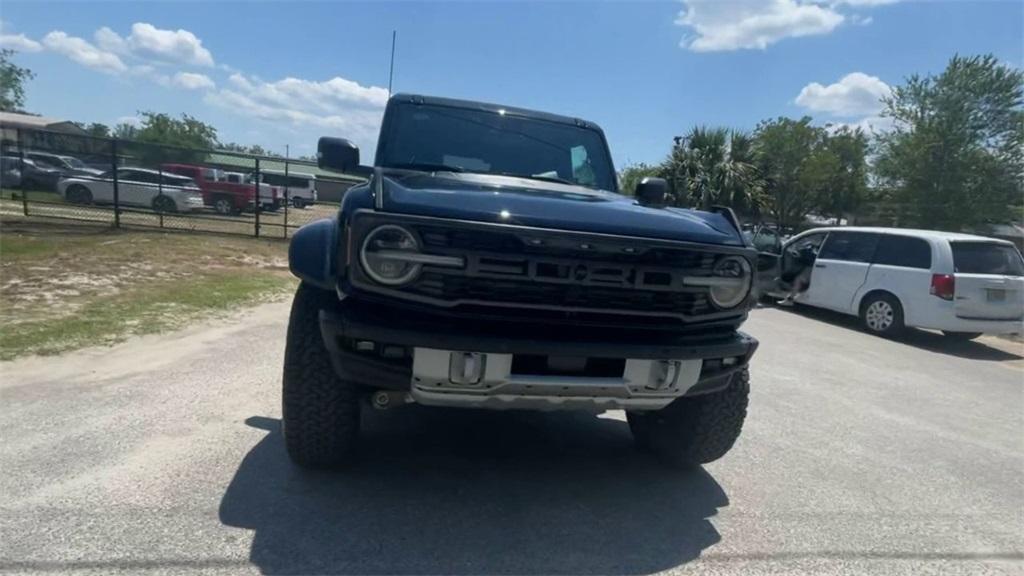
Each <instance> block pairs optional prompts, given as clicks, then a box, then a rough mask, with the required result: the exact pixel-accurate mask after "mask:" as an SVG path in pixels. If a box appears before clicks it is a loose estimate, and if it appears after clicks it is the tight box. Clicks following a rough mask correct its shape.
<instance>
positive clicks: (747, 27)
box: [676, 0, 900, 52]
mask: <svg viewBox="0 0 1024 576" xmlns="http://www.w3.org/2000/svg"><path fill="white" fill-rule="evenodd" d="M681 1H682V3H683V9H682V10H681V11H680V12H679V15H678V16H677V17H676V24H677V25H679V26H683V27H685V28H688V29H689V30H690V33H689V34H687V35H686V36H684V37H683V39H682V40H681V41H680V43H679V45H680V46H682V47H683V48H687V49H689V50H692V51H694V52H717V51H728V50H743V49H758V50H764V49H765V48H767V47H768V46H770V45H771V44H774V43H776V42H778V41H780V40H783V39H785V38H799V37H802V36H817V35H823V34H829V33H831V32H832V31H833V30H835V29H836V28H838V27H839V26H840V25H842V24H845V23H846V22H847V21H850V22H853V23H854V24H861V25H866V24H869V23H870V22H871V18H870V17H869V16H863V15H861V14H856V13H853V14H851V13H850V12H851V9H852V10H858V9H867V8H870V7H873V6H879V5H882V4H891V3H894V2H898V1H900V0H681Z"/></svg>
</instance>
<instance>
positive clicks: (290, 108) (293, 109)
mask: <svg viewBox="0 0 1024 576" xmlns="http://www.w3.org/2000/svg"><path fill="white" fill-rule="evenodd" d="M228 83H229V84H230V87H228V88H222V89H220V90H217V91H215V92H209V93H207V95H206V96H205V98H204V100H205V101H206V102H207V103H209V104H211V105H214V106H217V107H220V108H223V109H225V110H228V111H231V112H233V113H236V114H240V115H243V116H248V117H251V118H255V119H259V120H262V121H265V122H267V123H270V124H273V125H274V126H275V127H281V125H287V126H291V127H294V128H299V129H305V130H309V129H315V130H318V131H323V132H329V133H333V134H337V135H341V136H345V137H348V138H351V139H353V140H355V141H356V142H357V143H359V145H360V146H362V147H365V148H366V149H372V142H374V141H375V140H376V137H377V132H378V131H379V129H380V121H381V117H382V115H383V112H384V105H385V104H386V103H387V98H388V94H387V90H385V89H384V88H380V87H377V86H363V85H361V84H359V83H358V82H354V81H352V80H348V79H345V78H340V77H335V78H331V79H329V80H325V81H323V82H319V81H314V80H303V79H299V78H291V77H289V78H284V79H282V80H278V81H275V82H265V81H263V80H260V79H258V78H255V77H247V76H244V75H243V74H240V73H236V74H232V75H231V76H230V77H229V78H228Z"/></svg>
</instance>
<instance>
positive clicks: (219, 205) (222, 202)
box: [213, 196, 235, 216]
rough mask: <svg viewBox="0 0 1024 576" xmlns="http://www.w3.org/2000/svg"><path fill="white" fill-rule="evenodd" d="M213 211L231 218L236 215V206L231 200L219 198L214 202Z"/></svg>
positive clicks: (223, 197)
mask: <svg viewBox="0 0 1024 576" xmlns="http://www.w3.org/2000/svg"><path fill="white" fill-rule="evenodd" d="M213 209H214V210H216V211H217V214H221V215H224V216H230V215H231V214H234V213H235V204H234V203H233V202H232V201H231V198H228V197H226V196H218V197H217V199H216V200H214V201H213Z"/></svg>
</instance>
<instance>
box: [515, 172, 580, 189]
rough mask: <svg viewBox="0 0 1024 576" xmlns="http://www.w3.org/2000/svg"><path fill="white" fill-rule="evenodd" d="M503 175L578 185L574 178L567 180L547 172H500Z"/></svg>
mask: <svg viewBox="0 0 1024 576" xmlns="http://www.w3.org/2000/svg"><path fill="white" fill-rule="evenodd" d="M497 174H499V175H501V176H512V177H513V178H526V179H527V180H541V181H544V182H558V183H559V184H571V185H573V186H577V185H578V184H576V183H575V182H573V181H572V180H566V179H565V178H559V177H558V176H548V175H545V174H515V173H513V172H498V173H497Z"/></svg>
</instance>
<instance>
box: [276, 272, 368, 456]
mask: <svg viewBox="0 0 1024 576" xmlns="http://www.w3.org/2000/svg"><path fill="white" fill-rule="evenodd" d="M337 303H338V299H337V296H335V295H334V294H333V293H332V292H329V291H327V290H320V289H318V288H315V287H313V286H310V285H308V284H305V283H303V284H301V285H300V286H299V289H298V291H296V293H295V299H294V300H293V301H292V312H291V317H290V318H289V321H288V336H287V342H286V343H285V352H284V387H283V391H282V414H283V417H282V420H281V430H282V432H283V434H284V440H285V446H286V448H287V450H288V457H289V458H291V460H292V462H294V463H295V464H298V465H299V466H302V467H303V468H338V467H342V466H344V465H346V464H348V463H349V462H351V460H352V458H353V455H354V452H355V447H356V441H357V438H358V436H359V395H358V393H357V390H356V387H355V386H354V385H353V384H352V383H349V382H343V381H342V380H341V379H339V378H338V376H337V375H336V374H335V372H334V368H333V367H332V366H331V360H330V357H329V356H328V354H329V353H328V351H327V347H326V346H325V345H324V341H323V337H322V336H321V334H320V310H324V309H330V308H332V307H334V306H336V305H337Z"/></svg>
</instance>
